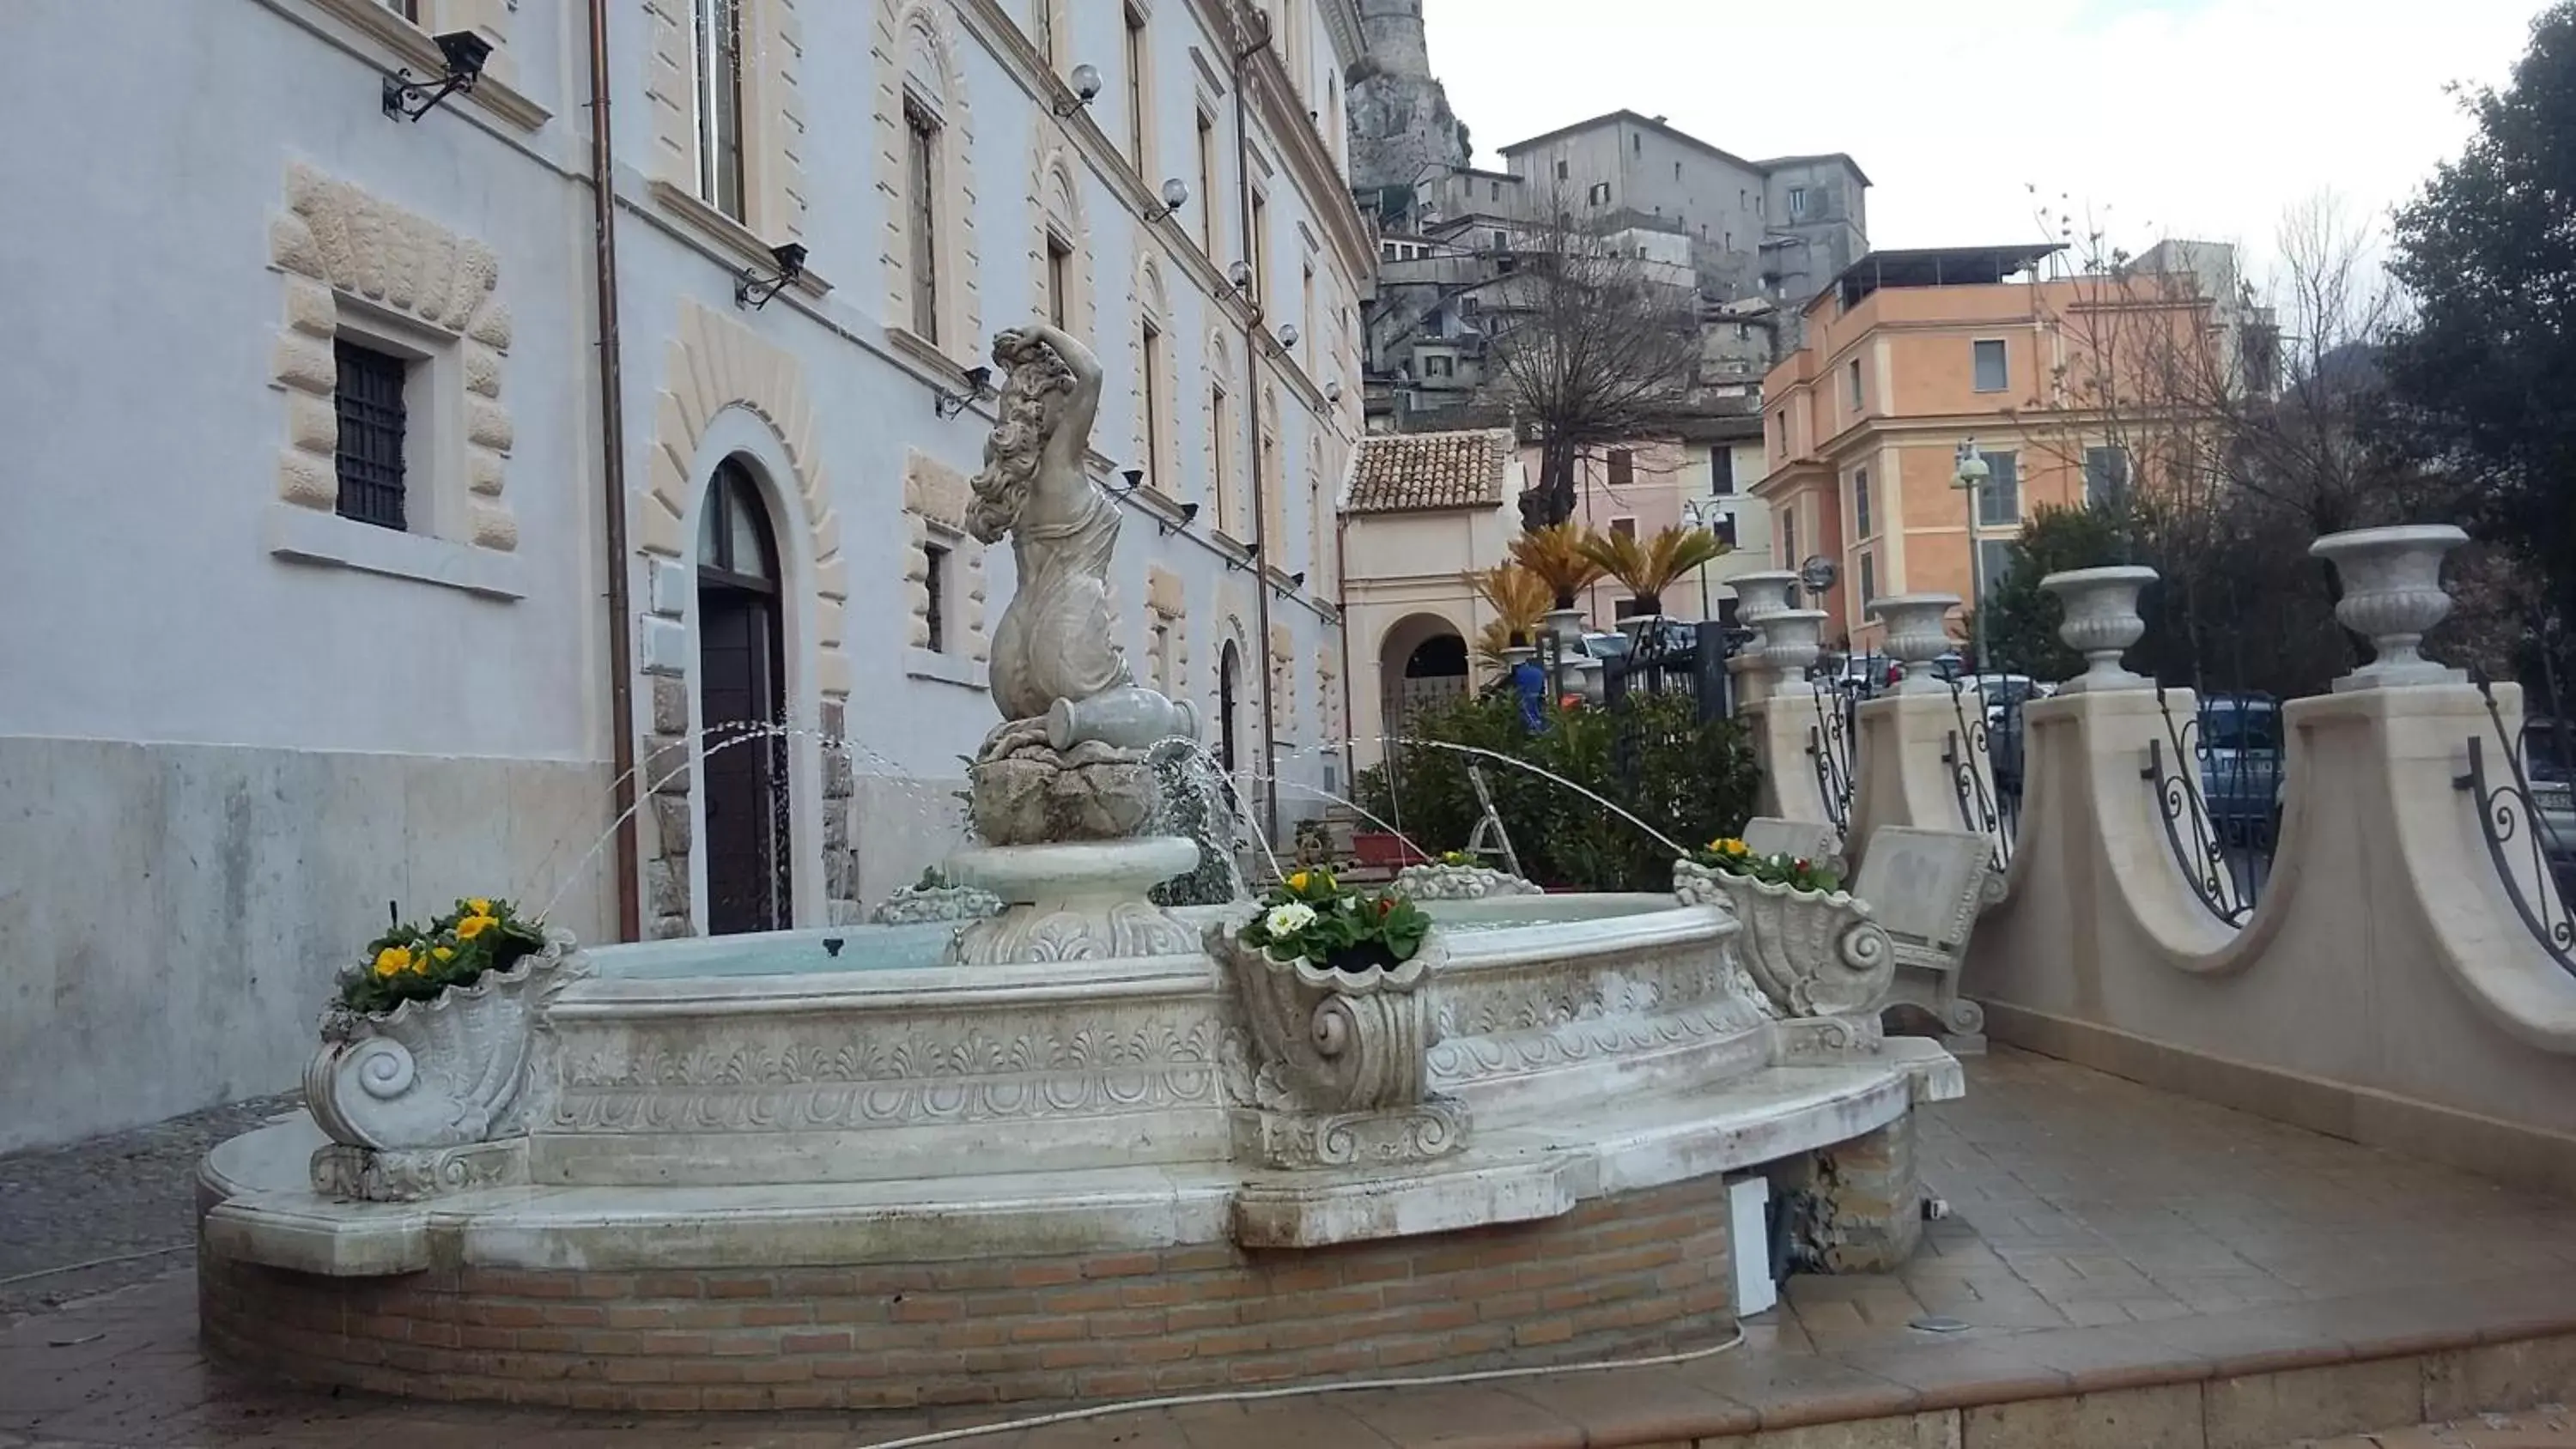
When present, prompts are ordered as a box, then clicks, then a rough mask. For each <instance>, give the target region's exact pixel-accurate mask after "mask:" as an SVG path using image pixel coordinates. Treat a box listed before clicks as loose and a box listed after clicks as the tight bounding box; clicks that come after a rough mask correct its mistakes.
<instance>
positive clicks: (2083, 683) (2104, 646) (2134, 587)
mask: <svg viewBox="0 0 2576 1449" xmlns="http://www.w3.org/2000/svg"><path fill="white" fill-rule="evenodd" d="M2155 581H2156V571H2155V570H2154V569H2151V568H2137V567H2115V568H2098V569H2070V570H2068V571H2067V572H2065V573H2057V574H2050V575H2049V576H2048V577H2046V578H2044V579H2041V580H2040V581H2039V586H2040V587H2041V588H2043V589H2046V590H2048V591H2049V592H2050V593H2052V594H2055V595H2056V596H2057V601H2058V603H2060V604H2061V605H2063V606H2064V607H2065V610H2066V619H2065V622H2063V623H2061V624H2059V625H2058V626H2057V637H2058V638H2059V639H2061V640H2063V641H2065V644H2066V647H2067V648H2069V649H2072V650H2074V651H2076V652H2077V653H2079V654H2081V655H2083V656H2084V673H2083V674H2082V675H2080V676H2079V677H2077V678H2075V679H2071V680H2069V681H2067V682H2066V684H2065V685H2064V686H2063V688H2062V690H2061V692H2062V693H2066V694H2098V693H2100V692H2101V691H2103V690H2106V689H2146V688H2149V687H2150V686H2152V685H2153V684H2154V683H2155V681H2153V680H2151V679H2147V678H2145V677H2144V676H2141V675H2136V674H2132V673H2130V672H2129V671H2128V670H2126V669H2124V668H2122V667H2121V666H2120V656H2121V655H2123V654H2125V653H2127V652H2128V651H2129V647H2130V646H2131V645H2133V644H2136V643H2137V642H2138V641H2139V640H2140V639H2143V638H2145V637H2146V634H2147V621H2146V620H2144V619H2142V618H2140V617H2138V594H2139V593H2140V592H2141V591H2142V590H2144V589H2145V588H2146V586H2147V585H2149V584H2152V583H2154V582H2155Z"/></svg>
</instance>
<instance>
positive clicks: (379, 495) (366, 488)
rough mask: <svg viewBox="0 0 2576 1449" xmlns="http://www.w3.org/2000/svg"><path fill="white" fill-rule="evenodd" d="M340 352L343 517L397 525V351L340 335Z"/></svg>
mask: <svg viewBox="0 0 2576 1449" xmlns="http://www.w3.org/2000/svg"><path fill="white" fill-rule="evenodd" d="M334 351H335V352H336V353H337V355H338V358H339V364H340V368H339V372H340V376H339V392H338V395H337V399H336V403H337V407H338V409H339V415H340V442H339V451H338V457H337V461H338V464H339V474H340V501H339V508H338V512H339V514H340V516H341V517H343V518H353V519H356V520H357V521H358V522H360V523H372V524H375V525H376V526H378V527H379V528H392V529H400V528H402V527H404V523H403V378H404V375H405V374H406V373H407V372H408V371H409V367H408V365H407V364H406V363H405V362H404V361H403V360H402V359H401V358H399V357H394V356H391V355H389V354H386V353H382V352H377V351H375V350H374V349H372V348H367V347H362V346H360V345H358V344H357V343H354V342H351V341H348V340H347V339H345V338H344V339H342V340H341V341H340V342H339V343H338V344H337V345H336V347H335V349H334Z"/></svg>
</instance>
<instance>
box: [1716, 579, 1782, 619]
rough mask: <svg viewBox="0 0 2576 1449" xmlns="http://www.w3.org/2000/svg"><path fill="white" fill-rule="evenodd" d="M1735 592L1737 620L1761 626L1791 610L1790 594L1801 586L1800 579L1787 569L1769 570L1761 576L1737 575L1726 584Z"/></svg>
mask: <svg viewBox="0 0 2576 1449" xmlns="http://www.w3.org/2000/svg"><path fill="white" fill-rule="evenodd" d="M1726 586H1727V587H1728V588H1730V589H1733V590H1735V617H1736V619H1737V620H1738V621H1740V622H1742V623H1744V624H1747V625H1751V624H1759V623H1761V622H1762V621H1763V620H1765V619H1768V618H1770V617H1771V616H1772V615H1774V614H1778V613H1782V612H1785V611H1786V610H1787V609H1788V608H1789V607H1790V604H1789V591H1790V590H1791V589H1794V588H1796V587H1797V586H1798V576H1797V575H1796V574H1794V573H1791V572H1789V571H1788V570H1787V569H1765V570H1763V571H1762V572H1760V573H1750V574H1737V575H1736V576H1735V577H1733V578H1731V579H1728V580H1727V581H1726Z"/></svg>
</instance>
